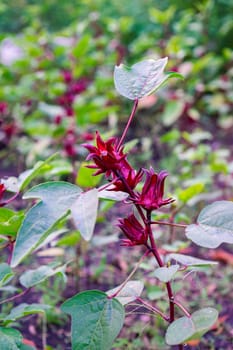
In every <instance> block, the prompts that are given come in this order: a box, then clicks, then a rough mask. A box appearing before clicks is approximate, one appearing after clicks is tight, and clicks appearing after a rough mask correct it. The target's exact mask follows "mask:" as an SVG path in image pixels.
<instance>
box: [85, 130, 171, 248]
mask: <svg viewBox="0 0 233 350" xmlns="http://www.w3.org/2000/svg"><path fill="white" fill-rule="evenodd" d="M84 147H85V148H86V149H87V150H88V151H89V155H88V156H87V160H92V161H93V162H94V164H92V165H89V166H88V167H90V168H93V169H96V172H95V174H94V175H98V174H105V175H106V177H107V178H108V180H109V181H111V184H112V186H111V187H110V188H109V190H114V191H124V192H127V193H128V194H129V199H130V201H132V203H134V204H135V205H136V206H137V207H140V208H143V209H144V210H146V211H147V213H151V212H152V211H153V210H156V209H159V208H160V207H162V206H164V205H167V204H170V203H172V202H173V201H174V199H173V198H167V199H163V196H164V183H165V180H166V177H167V176H168V173H167V172H166V171H161V172H160V173H158V174H157V173H156V172H155V171H154V170H153V168H150V169H149V170H147V169H140V170H139V171H136V170H135V169H133V168H132V167H131V165H130V164H129V162H128V160H127V154H126V153H124V149H123V147H122V146H119V142H118V139H117V138H116V137H111V138H109V139H108V140H107V141H103V139H102V138H101V137H100V134H99V133H98V132H96V146H93V145H90V144H85V145H84ZM144 175H145V182H144V185H143V187H142V190H141V192H138V191H136V190H135V187H136V186H137V184H138V183H139V182H141V181H142V178H143V176H144ZM118 226H119V227H120V228H121V230H122V231H123V233H124V234H125V236H126V237H127V239H126V240H123V245H125V246H133V245H141V244H146V242H147V239H148V233H147V227H146V225H144V226H145V227H144V226H143V225H142V224H141V223H140V222H139V221H138V219H137V218H136V217H135V215H134V214H132V215H130V216H129V217H128V218H125V219H120V220H119V225H118Z"/></svg>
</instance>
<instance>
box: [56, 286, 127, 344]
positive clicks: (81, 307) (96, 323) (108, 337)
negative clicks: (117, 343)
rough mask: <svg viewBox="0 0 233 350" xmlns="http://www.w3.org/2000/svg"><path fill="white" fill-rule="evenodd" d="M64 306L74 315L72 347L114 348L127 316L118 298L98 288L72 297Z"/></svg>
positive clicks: (63, 309) (64, 309) (64, 308)
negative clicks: (111, 297)
mask: <svg viewBox="0 0 233 350" xmlns="http://www.w3.org/2000/svg"><path fill="white" fill-rule="evenodd" d="M61 309H62V311H64V312H66V313H68V314H70V315H71V317H72V327H71V334H72V350H90V349H96V350H97V349H99V350H109V349H111V346H112V344H113V342H114V339H115V338H116V337H117V335H118V334H119V332H120V330H121V328H122V326H123V322H124V317H125V313H124V308H123V306H122V305H121V303H119V301H118V300H116V299H114V298H113V299H110V298H108V296H107V294H105V293H103V292H100V291H97V290H90V291H86V292H82V293H79V294H77V295H75V296H73V297H72V298H71V299H68V300H67V301H65V303H63V305H62V307H61Z"/></svg>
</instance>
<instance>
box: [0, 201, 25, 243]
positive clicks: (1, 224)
mask: <svg viewBox="0 0 233 350" xmlns="http://www.w3.org/2000/svg"><path fill="white" fill-rule="evenodd" d="M23 218H24V213H22V212H18V213H17V212H14V211H13V210H11V209H8V208H0V235H4V236H16V234H17V231H18V229H19V227H20V225H21V223H22V221H23Z"/></svg>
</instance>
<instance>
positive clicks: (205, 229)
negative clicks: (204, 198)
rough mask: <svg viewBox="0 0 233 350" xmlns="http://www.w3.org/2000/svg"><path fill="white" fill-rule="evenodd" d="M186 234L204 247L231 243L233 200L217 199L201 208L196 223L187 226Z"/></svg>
mask: <svg viewBox="0 0 233 350" xmlns="http://www.w3.org/2000/svg"><path fill="white" fill-rule="evenodd" d="M186 236H187V238H189V239H191V240H192V241H193V242H194V243H196V244H197V245H199V246H201V247H206V248H217V247H218V246H219V245H220V244H221V243H233V202H230V201H217V202H214V203H213V204H210V205H208V206H207V207H205V208H204V209H202V211H201V212H200V214H199V216H198V218H197V224H193V225H188V226H187V228H186Z"/></svg>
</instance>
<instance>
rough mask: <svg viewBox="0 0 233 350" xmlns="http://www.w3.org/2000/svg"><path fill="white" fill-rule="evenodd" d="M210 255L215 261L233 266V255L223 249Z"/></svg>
mask: <svg viewBox="0 0 233 350" xmlns="http://www.w3.org/2000/svg"><path fill="white" fill-rule="evenodd" d="M209 255H210V257H211V259H213V260H218V261H221V262H223V263H225V264H229V265H233V254H232V253H229V252H226V251H225V250H223V249H217V250H215V251H212V252H210V254H209Z"/></svg>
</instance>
